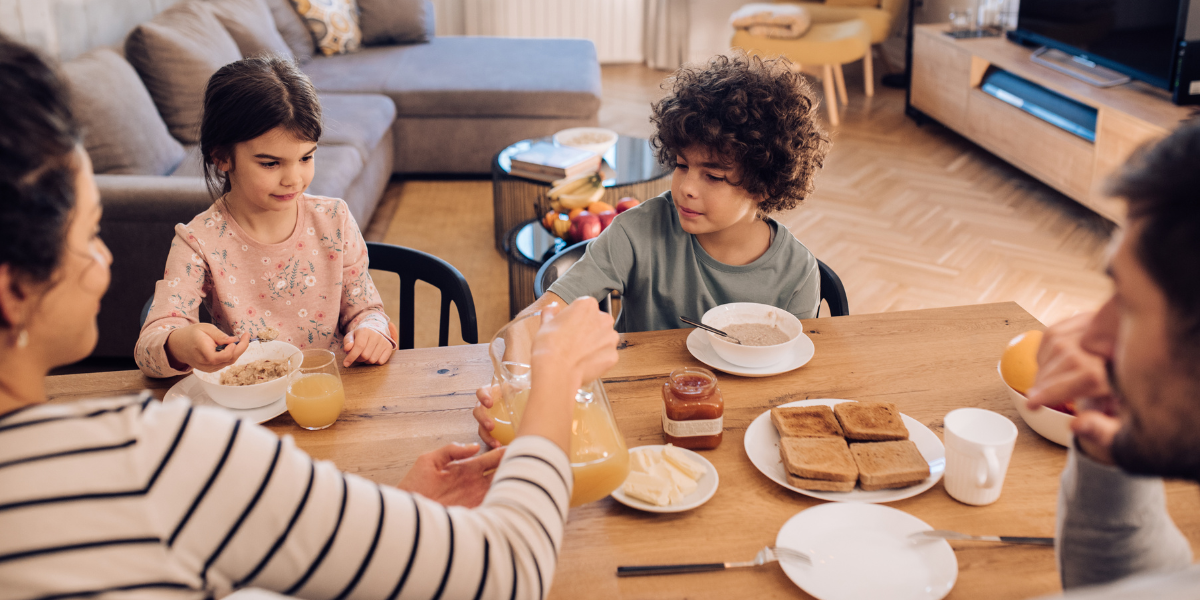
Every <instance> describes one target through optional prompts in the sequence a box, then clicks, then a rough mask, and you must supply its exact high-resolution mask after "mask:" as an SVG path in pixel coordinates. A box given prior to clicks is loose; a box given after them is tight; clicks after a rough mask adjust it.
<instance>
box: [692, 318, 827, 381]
mask: <svg viewBox="0 0 1200 600" xmlns="http://www.w3.org/2000/svg"><path fill="white" fill-rule="evenodd" d="M700 322H701V323H703V324H705V325H708V326H709V327H714V328H716V329H720V330H721V331H724V332H725V333H727V334H729V335H730V336H732V337H735V338H737V339H738V340H739V341H740V342H741V344H738V343H736V342H733V341H730V340H729V339H727V338H724V337H722V336H720V335H717V334H715V333H711V332H708V333H707V335H708V342H709V344H710V345H711V346H712V348H713V350H715V351H716V352H717V356H720V357H721V358H723V359H725V360H726V361H729V362H730V363H733V364H735V365H737V366H739V367H769V366H771V365H773V364H776V363H778V362H780V361H782V360H783V359H785V358H787V357H788V356H790V355H791V352H792V348H793V347H794V346H795V343H796V340H797V339H799V338H800V336H802V335H804V331H803V326H801V324H800V319H797V318H796V315H793V314H792V313H790V312H788V311H786V310H783V309H782V308H776V307H774V306H770V305H768V304H757V303H754V302H733V303H730V304H722V305H720V306H717V307H715V308H713V309H710V310H709V311H708V312H706V313H704V316H703V317H701V318H700Z"/></svg>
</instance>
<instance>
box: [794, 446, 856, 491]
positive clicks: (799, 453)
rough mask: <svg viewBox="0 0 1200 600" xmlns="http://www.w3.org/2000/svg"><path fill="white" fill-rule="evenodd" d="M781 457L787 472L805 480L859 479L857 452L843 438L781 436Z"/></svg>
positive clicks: (851, 480) (851, 481)
mask: <svg viewBox="0 0 1200 600" xmlns="http://www.w3.org/2000/svg"><path fill="white" fill-rule="evenodd" d="M779 456H780V458H782V459H783V466H784V468H785V469H787V472H788V474H789V475H793V476H796V477H800V478H802V479H824V480H826V481H849V482H850V483H851V484H853V483H854V482H855V481H857V480H858V466H857V465H855V464H854V455H852V454H850V447H849V446H848V445H846V440H844V439H842V438H831V437H819V438H795V437H793V438H780V440H779Z"/></svg>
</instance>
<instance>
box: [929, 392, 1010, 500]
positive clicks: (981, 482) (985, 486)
mask: <svg viewBox="0 0 1200 600" xmlns="http://www.w3.org/2000/svg"><path fill="white" fill-rule="evenodd" d="M944 422H945V426H946V427H945V430H944V437H945V441H946V475H945V478H944V481H945V485H946V493H948V494H950V496H951V497H952V498H954V499H955V500H958V501H959V502H962V503H964V504H974V505H976V506H983V505H985V504H991V503H993V502H995V501H996V500H997V499H999V498H1000V488H1001V487H1003V485H1004V474H1005V473H1006V472H1007V471H1008V461H1009V459H1010V458H1012V452H1013V445H1014V444H1015V443H1016V441H1017V426H1016V425H1013V422H1012V421H1010V420H1009V419H1008V417H1005V416H1004V415H1001V414H998V413H994V412H992V411H990V410H984V409H982V408H959V409H955V410H952V411H950V412H949V413H948V414H947V415H946V419H945V421H944Z"/></svg>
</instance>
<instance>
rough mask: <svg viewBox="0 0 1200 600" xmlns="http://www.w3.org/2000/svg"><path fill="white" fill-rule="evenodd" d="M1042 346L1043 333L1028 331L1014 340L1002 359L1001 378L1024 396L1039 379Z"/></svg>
mask: <svg viewBox="0 0 1200 600" xmlns="http://www.w3.org/2000/svg"><path fill="white" fill-rule="evenodd" d="M1041 345H1042V332H1041V331H1038V330H1036V329H1034V330H1032V331H1026V332H1025V333H1022V334H1021V335H1018V336H1017V337H1015V338H1013V339H1012V341H1011V342H1009V343H1008V347H1007V348H1005V349H1004V355H1003V356H1001V357H1000V376H1001V377H1003V378H1004V383H1007V384H1008V386H1009V387H1011V388H1012V389H1014V390H1017V391H1018V392H1021V393H1022V394H1024V393H1025V392H1027V391H1029V388H1031V387H1033V381H1034V380H1035V379H1037V372H1038V363H1037V353H1038V347H1039V346H1041Z"/></svg>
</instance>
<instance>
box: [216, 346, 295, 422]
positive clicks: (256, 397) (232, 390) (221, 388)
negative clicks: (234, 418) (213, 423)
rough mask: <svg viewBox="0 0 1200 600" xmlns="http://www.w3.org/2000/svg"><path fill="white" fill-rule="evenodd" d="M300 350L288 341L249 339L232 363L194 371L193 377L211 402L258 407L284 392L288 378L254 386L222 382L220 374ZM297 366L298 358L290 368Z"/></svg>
mask: <svg viewBox="0 0 1200 600" xmlns="http://www.w3.org/2000/svg"><path fill="white" fill-rule="evenodd" d="M299 352H300V349H299V348H297V347H295V346H293V345H291V344H289V343H287V342H280V341H274V342H251V343H250V347H249V348H247V349H246V352H245V353H244V354H242V356H241V357H240V358H238V360H237V362H236V363H234V364H233V365H230V366H228V367H225V368H224V369H221V370H220V371H213V372H212V373H203V372H201V371H194V373H195V375H196V379H197V380H199V381H200V385H201V387H203V388H204V391H205V392H206V393H208V397H209V398H212V399H213V402H216V403H217V404H220V405H221V406H224V407H226V408H235V409H239V410H246V409H250V408H258V407H260V406H266V405H268V404H270V403H272V402H275V401H276V400H279V399H280V398H282V397H283V396H284V394H286V393H287V382H288V378H287V376H286V375H285V376H283V377H280V378H278V379H272V380H270V381H264V382H262V383H256V384H254V385H221V373H224V372H225V371H226V369H230V368H232V367H233V366H236V365H244V364H246V363H251V362H254V361H256V360H259V359H261V358H274V359H276V360H287V358H288V357H289V356H291V355H293V354H298V353H299ZM299 368H300V361H297V362H296V365H295V366H294V367H293V368H292V370H293V371H295V370H296V369H299Z"/></svg>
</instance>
